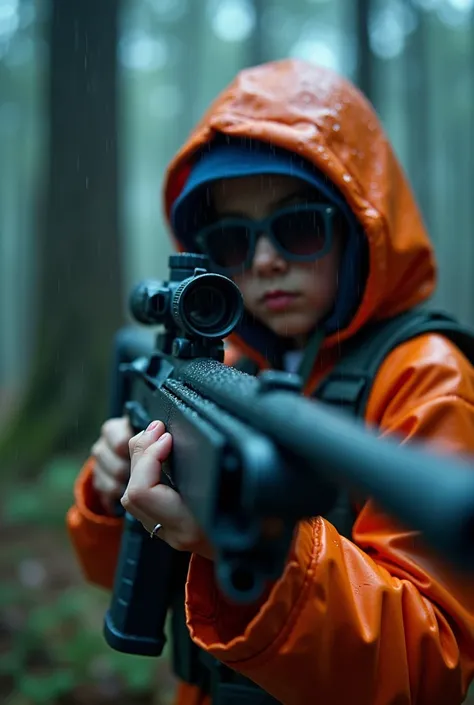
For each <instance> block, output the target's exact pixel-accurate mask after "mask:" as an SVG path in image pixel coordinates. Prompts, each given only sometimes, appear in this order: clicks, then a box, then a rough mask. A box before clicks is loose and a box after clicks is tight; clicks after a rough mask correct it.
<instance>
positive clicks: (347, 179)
mask: <svg viewBox="0 0 474 705" xmlns="http://www.w3.org/2000/svg"><path fill="white" fill-rule="evenodd" d="M342 178H343V180H344V181H345V182H346V184H348V183H349V181H352V176H351V175H350V174H344V176H343V177H342Z"/></svg>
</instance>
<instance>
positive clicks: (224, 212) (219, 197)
mask: <svg viewBox="0 0 474 705" xmlns="http://www.w3.org/2000/svg"><path fill="white" fill-rule="evenodd" d="M315 195H316V194H315ZM212 196H213V202H214V207H215V209H216V212H217V216H218V217H219V216H228V215H232V216H235V215H237V214H239V215H243V216H246V217H248V218H252V219H256V220H261V219H263V218H265V217H268V216H269V215H271V214H272V213H274V212H275V211H277V210H279V209H281V208H283V207H286V206H290V205H294V204H297V203H299V202H301V203H307V202H308V200H311V199H310V198H309V197H308V185H307V184H304V183H303V182H302V181H300V180H298V179H295V178H292V177H288V176H265V177H262V176H249V177H243V178H239V179H229V180H223V181H219V182H218V183H217V184H216V185H215V186H214V187H213V193H212ZM315 200H317V199H315ZM335 222H336V223H338V222H339V221H338V220H337V219H336V221H335ZM342 238H343V233H342V232H341V228H340V226H337V225H336V227H335V229H334V234H333V245H332V248H331V250H330V251H329V253H328V254H326V255H324V256H323V257H322V258H321V259H318V260H316V261H314V262H291V261H287V260H285V259H284V258H283V256H282V255H281V254H280V253H279V252H277V251H276V250H275V248H274V247H273V245H272V243H271V242H270V241H269V239H268V238H267V237H265V235H264V234H262V235H261V236H260V237H259V238H258V240H257V244H256V249H255V256H254V258H253V261H252V262H251V265H250V267H249V268H248V269H245V270H243V271H242V272H241V273H240V272H239V273H238V274H234V275H233V277H232V278H233V280H234V281H235V283H236V284H237V285H238V287H239V288H240V290H241V292H242V295H243V297H244V302H245V306H246V308H247V310H248V311H250V313H252V314H253V315H254V316H255V317H256V318H257V319H258V320H259V321H261V322H262V323H264V324H265V325H266V326H267V327H268V328H270V329H271V330H272V331H274V332H275V333H276V334H277V335H280V336H282V337H285V338H294V339H296V341H297V342H298V343H299V344H301V345H303V344H304V342H305V340H306V338H307V336H308V334H309V333H310V332H311V331H312V330H313V329H314V327H315V326H316V325H317V324H318V322H319V321H320V320H321V319H322V318H324V316H326V314H327V313H329V311H330V310H331V308H332V306H333V304H334V300H335V297H336V293H337V287H338V280H337V277H338V271H339V262H340V258H341V251H342Z"/></svg>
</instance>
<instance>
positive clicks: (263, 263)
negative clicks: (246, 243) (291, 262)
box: [252, 235, 288, 277]
mask: <svg viewBox="0 0 474 705" xmlns="http://www.w3.org/2000/svg"><path fill="white" fill-rule="evenodd" d="M287 268H288V263H287V261H286V260H285V259H284V258H283V257H282V256H281V255H280V253H279V252H278V251H277V250H276V249H275V248H274V246H273V245H272V243H271V242H270V240H269V239H268V237H267V236H266V235H261V236H260V237H259V238H258V239H257V243H256V246H255V254H254V256H253V261H252V270H253V271H254V272H255V273H256V274H258V275H259V276H261V277H265V276H271V275H273V274H279V273H281V272H284V271H285V270H286V269H287Z"/></svg>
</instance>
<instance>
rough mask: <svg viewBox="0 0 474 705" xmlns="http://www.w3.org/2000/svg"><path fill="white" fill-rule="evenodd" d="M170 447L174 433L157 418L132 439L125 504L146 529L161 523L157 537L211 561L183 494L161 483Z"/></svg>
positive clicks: (208, 544)
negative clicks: (162, 466) (164, 463)
mask: <svg viewBox="0 0 474 705" xmlns="http://www.w3.org/2000/svg"><path fill="white" fill-rule="evenodd" d="M171 446H172V438H171V435H170V434H169V433H165V426H164V424H163V423H162V422H161V421H154V422H153V423H151V424H150V426H149V427H148V428H147V430H146V431H143V432H142V433H139V434H138V435H137V436H134V437H133V438H132V439H131V441H130V444H129V447H130V458H131V475H130V481H129V483H128V487H127V489H126V491H125V494H124V496H123V497H122V505H123V507H124V508H125V509H126V511H127V512H129V513H130V514H133V516H134V517H135V518H136V519H138V520H139V521H140V522H141V523H142V524H143V526H144V527H145V529H146V530H147V531H150V532H151V531H153V529H154V527H155V526H156V525H157V524H162V528H160V529H159V531H158V532H157V533H156V536H158V537H159V538H161V539H163V540H164V541H166V543H168V544H169V545H170V546H171V547H172V548H175V549H177V550H178V551H189V552H190V553H198V554H200V555H201V556H203V557H204V558H209V559H210V560H212V557H213V549H212V546H211V545H210V543H209V542H208V540H207V539H206V537H205V536H204V534H203V533H202V531H201V529H200V528H199V526H198V524H197V523H196V521H195V520H194V517H193V516H192V514H191V512H190V511H189V509H188V508H187V507H186V506H185V504H184V502H183V500H182V498H181V496H180V495H179V494H178V492H176V491H175V490H173V489H172V488H171V487H169V486H168V485H161V484H160V475H161V464H162V463H163V462H164V461H165V460H166V459H167V458H168V456H169V454H170V452H171Z"/></svg>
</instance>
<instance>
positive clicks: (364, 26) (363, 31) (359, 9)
mask: <svg viewBox="0 0 474 705" xmlns="http://www.w3.org/2000/svg"><path fill="white" fill-rule="evenodd" d="M371 9H372V2H371V0H357V6H356V32H357V69H356V75H355V77H354V80H355V82H356V84H357V85H358V87H359V88H360V89H361V91H363V92H364V93H365V95H366V96H367V98H368V99H369V100H371V101H374V78H373V57H372V54H371V50H370V32H369V22H370V13H371Z"/></svg>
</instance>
